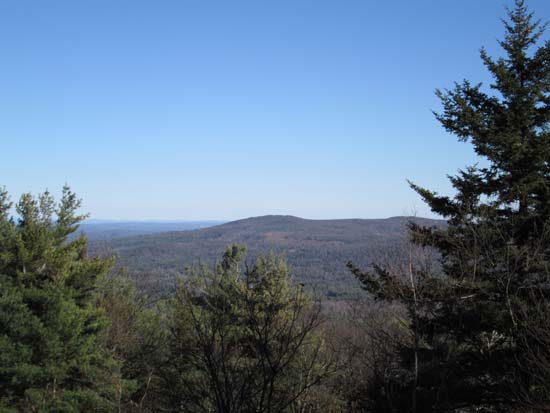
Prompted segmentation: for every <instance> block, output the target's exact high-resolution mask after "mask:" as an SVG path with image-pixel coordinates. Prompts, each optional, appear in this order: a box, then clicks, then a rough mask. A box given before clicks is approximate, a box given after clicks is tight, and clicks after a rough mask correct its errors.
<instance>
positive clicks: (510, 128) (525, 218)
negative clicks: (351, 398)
mask: <svg viewBox="0 0 550 413" xmlns="http://www.w3.org/2000/svg"><path fill="white" fill-rule="evenodd" d="M508 17H509V20H507V21H505V22H504V24H505V31H506V35H505V37H504V40H502V41H501V42H500V45H501V46H502V48H503V50H504V52H505V53H504V57H500V58H497V59H493V58H491V57H489V56H488V54H487V53H486V51H485V50H484V49H482V50H481V59H482V61H483V63H484V65H485V66H486V68H487V69H488V70H489V72H490V74H491V75H492V77H493V79H494V81H493V83H492V84H491V88H490V91H489V90H486V89H485V88H484V86H483V85H482V84H472V83H471V82H469V81H463V82H462V83H460V84H455V87H454V88H453V89H451V90H444V91H441V90H438V91H437V96H438V97H439V98H440V99H441V102H442V106H443V111H442V112H441V113H436V118H437V119H438V120H439V122H440V123H441V124H442V126H443V127H444V128H445V129H446V130H447V131H448V132H450V133H452V134H454V135H456V136H457V137H458V138H459V139H460V140H461V141H464V142H468V143H470V144H472V145H473V148H474V149H475V151H476V153H477V154H478V155H479V156H480V157H481V158H483V159H484V162H483V165H486V166H477V165H476V166H472V167H469V168H466V169H465V170H462V171H459V173H458V175H456V176H453V177H451V178H450V180H451V183H452V185H453V187H454V189H455V191H456V195H455V196H454V197H447V196H440V195H438V194H437V193H435V192H433V191H430V190H427V189H424V188H421V187H419V186H417V185H415V184H411V186H412V188H413V189H414V190H415V191H417V192H418V193H419V194H420V195H421V196H422V198H423V199H424V201H425V202H426V203H427V204H428V205H429V206H430V208H431V210H432V211H433V212H435V213H436V214H438V215H440V216H443V217H444V218H446V219H447V221H448V226H447V227H446V228H444V229H441V228H440V229H436V228H422V227H419V226H416V225H411V235H412V238H413V241H414V242H416V243H418V244H421V245H423V246H427V247H433V248H435V249H436V250H437V251H439V253H440V254H441V257H442V268H443V275H442V276H441V275H438V274H433V273H426V272H425V271H422V270H421V269H420V268H412V270H411V273H410V280H407V279H404V278H400V277H399V276H397V275H396V274H392V273H390V272H388V271H386V270H384V269H382V268H378V269H377V271H375V273H368V272H367V273H365V272H361V271H359V270H358V269H356V268H353V266H351V267H352V270H353V271H354V272H355V274H356V275H357V276H358V277H359V279H360V280H361V281H362V283H363V286H364V288H365V289H367V290H368V291H370V292H371V293H373V294H374V295H375V297H377V298H378V299H381V300H398V301H400V302H401V303H403V304H404V305H405V307H406V308H407V310H408V313H409V328H410V332H411V340H410V343H409V344H408V345H406V346H404V347H403V348H402V358H401V363H400V366H399V367H398V368H396V371H401V372H404V374H400V375H396V376H395V378H394V379H389V382H390V386H392V387H393V388H394V389H398V390H399V392H400V395H401V396H402V397H403V399H404V400H405V403H404V404H403V405H407V403H406V401H408V406H411V407H409V408H408V409H409V410H410V411H434V412H435V411H456V410H457V409H459V408H460V409H465V408H471V409H481V408H484V409H487V411H498V410H499V409H504V410H509V409H511V406H521V405H525V404H526V403H527V404H529V405H530V406H531V407H530V408H534V407H533V406H536V408H537V409H539V408H540V406H541V403H542V404H544V403H546V404H547V403H548V398H547V397H548V396H549V395H550V392H548V384H547V383H548V381H547V380H546V378H548V377H549V375H550V372H548V371H542V372H539V374H535V373H534V370H530V369H529V368H524V367H523V366H526V365H527V363H528V362H529V361H528V360H526V358H525V355H526V354H527V353H529V352H533V351H534V352H535V353H540V351H545V350H544V349H543V348H541V346H540V345H539V344H537V342H539V341H540V340H537V337H536V336H534V335H533V334H527V333H526V331H527V330H529V329H528V328H527V327H528V325H529V320H530V313H529V308H530V307H531V304H533V301H532V299H533V297H535V296H536V297H538V300H539V301H537V303H538V304H540V303H541V300H542V302H543V303H547V302H548V299H549V293H550V291H549V290H548V281H549V273H548V268H550V267H549V264H550V255H549V254H550V236H549V234H550V134H549V132H550V130H549V127H548V126H549V121H550V43H549V42H545V43H544V44H542V45H541V46H539V47H538V48H536V49H535V50H532V49H533V48H534V47H535V46H537V44H538V43H539V40H540V38H541V36H542V35H543V33H544V29H545V25H541V24H540V22H539V21H535V20H534V19H533V15H532V13H530V12H529V11H528V10H527V8H526V6H525V4H524V2H523V1H522V0H516V2H515V7H514V8H513V9H512V10H508ZM538 308H542V307H538ZM548 315H550V313H549V314H548ZM537 346H538V347H537ZM527 350H529V351H527ZM545 354H548V351H547V350H546V353H545ZM405 373H406V374H405ZM541 377H542V378H543V379H541ZM403 411H404V410H403ZM476 411H479V410H476Z"/></svg>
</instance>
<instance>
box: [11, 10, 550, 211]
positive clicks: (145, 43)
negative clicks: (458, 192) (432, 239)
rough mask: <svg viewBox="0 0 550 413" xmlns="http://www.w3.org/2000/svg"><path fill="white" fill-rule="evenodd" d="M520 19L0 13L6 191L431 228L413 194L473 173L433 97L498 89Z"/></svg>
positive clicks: (101, 204)
mask: <svg viewBox="0 0 550 413" xmlns="http://www.w3.org/2000/svg"><path fill="white" fill-rule="evenodd" d="M510 4H511V2H510V1H507V0H483V1H480V0H460V1H459V0H446V1H442V0H431V1H427V0H418V1H411V0H399V1H397V0H394V1H370V0H369V1H367V0H357V1H351V0H350V1H347V0H346V1H337V0H332V1H325V0H311V1H301V0H288V1H286V0H274V1H260V0H254V1H239V0H232V1H219V2H213V1H208V0H194V1H191V0H190V1H185V0H181V1H180V0H178V1H176V0H174V1H164V0H162V1H152V0H151V1H137V0H131V1H117V0H115V1H113V0H89V1H85V0H78V1H74V0H67V1H61V0H51V1H34V0H4V1H2V2H0V55H1V57H2V58H1V61H2V63H1V65H0V96H1V97H0V143H1V145H0V148H1V152H2V156H1V159H2V161H1V163H0V186H1V185H5V186H6V187H7V189H8V190H9V191H10V192H11V193H12V194H13V195H14V196H15V197H17V196H19V194H20V193H22V192H26V191H32V192H33V193H37V192H39V191H41V190H43V189H45V188H48V189H50V190H51V191H52V192H54V193H59V189H60V188H61V186H62V185H63V184H64V183H65V182H67V183H69V185H71V187H72V188H73V189H74V190H75V191H76V192H77V193H78V194H79V195H80V196H81V197H82V198H83V199H84V210H85V211H88V212H90V213H91V214H92V217H93V218H98V219H101V218H113V219H152V218H153V219H184V220H187V219H190V220H195V219H234V218H242V217H247V216H255V215H264V214H292V215H298V216H303V217H308V218H343V217H364V218H370V217H387V216H392V215H402V214H408V213H411V212H416V213H417V214H419V215H429V212H428V210H427V208H426V207H425V206H424V205H423V204H422V202H421V200H420V199H419V198H418V197H417V196H416V195H415V194H414V193H413V192H412V191H411V190H410V189H409V188H408V186H407V184H406V181H405V180H406V179H411V180H413V181H415V182H416V183H418V184H421V185H423V186H426V187H428V188H432V189H436V190H438V191H441V192H444V193H448V192H449V191H450V186H449V184H448V183H447V180H446V177H445V176H446V174H453V173H455V172H456V170H457V169H458V168H460V167H463V166H465V165H468V164H472V163H474V162H475V157H474V155H473V153H472V151H471V149H470V147H469V146H468V145H465V144H462V143H458V142H457V141H456V139H455V138H454V137H453V136H450V135H447V134H446V133H445V132H444V131H443V130H442V128H441V127H440V126H439V125H438V124H437V122H436V121H435V119H434V118H433V116H432V114H431V112H430V110H431V109H436V110H437V109H438V107H439V105H438V101H437V99H436V98H435V97H434V95H433V91H434V89H435V88H438V87H439V88H445V87H451V86H452V84H453V82H454V81H459V80H461V79H463V78H467V79H471V80H472V81H487V80H488V78H487V75H486V72H485V70H484V68H483V66H482V64H481V62H480V60H479V56H478V55H479V53H478V52H479V48H480V47H481V46H486V47H487V49H488V50H489V52H490V53H492V54H496V53H500V50H499V48H498V45H497V43H496V39H497V38H500V37H501V35H502V33H503V30H502V24H501V22H500V17H502V16H503V15H504V9H503V6H504V5H510ZM529 5H530V7H531V8H532V9H533V10H534V11H535V12H536V13H537V16H538V17H540V18H542V19H543V20H549V19H550V2H548V1H545V0H538V1H537V0H532V1H530V2H529ZM547 38H548V37H547Z"/></svg>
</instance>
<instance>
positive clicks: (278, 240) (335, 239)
mask: <svg viewBox="0 0 550 413" xmlns="http://www.w3.org/2000/svg"><path fill="white" fill-rule="evenodd" d="M409 222H415V223H417V224H420V225H425V226H441V225H444V221H438V220H432V219H425V218H414V217H394V218H388V219H339V220H308V219H302V218H297V217H293V216H263V217H257V218H248V219H243V220H239V221H234V222H229V223H226V224H223V225H218V226H215V227H211V228H204V229H199V230H194V231H178V232H169V233H162V234H151V235H143V236H137V237H129V238H122V239H115V240H112V241H111V242H109V243H108V244H105V243H96V244H92V251H94V252H96V253H104V254H110V253H114V254H116V255H117V256H118V265H120V266H123V267H125V268H127V269H128V271H129V273H130V275H131V276H132V277H134V278H135V279H136V280H137V281H138V284H139V285H141V286H142V288H144V289H146V290H147V291H149V292H151V291H154V292H157V293H163V292H167V291H168V290H169V289H170V288H171V287H173V285H174V279H175V277H176V275H178V274H182V273H183V271H184V268H185V267H186V266H192V265H197V264H199V263H200V262H203V263H207V264H213V263H214V262H215V261H216V260H217V259H219V257H220V256H221V254H222V253H223V251H224V250H225V248H226V246H227V245H229V244H233V243H237V244H242V245H245V246H246V247H247V249H248V258H249V260H251V261H253V260H254V259H255V258H257V257H258V256H259V255H261V254H264V255H265V254H268V253H269V252H270V251H271V252H274V253H284V255H285V257H286V259H287V262H288V264H289V266H290V268H291V272H292V274H293V275H294V278H295V280H296V281H299V282H302V283H304V284H306V286H307V288H308V289H311V290H313V291H315V292H316V293H319V294H321V295H323V296H325V297H328V298H331V299H334V298H342V297H344V296H349V295H350V294H353V293H355V292H357V291H358V287H357V283H356V282H355V280H354V279H353V277H352V276H351V274H350V272H349V270H348V269H347V268H346V263H347V262H348V261H353V262H354V263H356V264H357V265H361V266H362V267H366V268H369V267H370V266H371V264H372V263H373V262H378V263H380V262H386V261H390V260H396V259H397V260H400V259H402V257H403V252H404V251H405V248H406V245H405V244H406V240H407V237H406V234H407V230H406V228H407V224H408V223H409ZM405 255H406V254H405Z"/></svg>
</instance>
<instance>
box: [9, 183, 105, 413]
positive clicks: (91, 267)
mask: <svg viewBox="0 0 550 413" xmlns="http://www.w3.org/2000/svg"><path fill="white" fill-rule="evenodd" d="M11 206H12V205H11V203H10V202H9V197H8V195H7V192H6V191H5V190H2V191H0V349H2V351H1V352H0V411H38V412H50V411H52V412H53V411H55V412H80V411H92V410H94V409H98V408H103V409H104V410H107V411H108V410H109V409H110V407H112V405H111V404H110V402H109V401H108V400H109V398H110V397H111V392H112V390H113V389H112V386H111V385H110V381H111V374H110V372H111V369H112V364H113V361H112V359H111V357H110V356H109V354H108V353H107V352H106V351H104V350H103V348H102V346H101V345H100V339H101V334H102V332H103V331H104V329H105V327H106V319H105V317H104V312H103V311H102V310H101V309H100V308H99V307H98V306H97V305H96V304H97V298H98V297H97V294H96V292H97V286H98V283H99V282H100V281H101V280H102V279H103V278H104V277H105V275H106V273H107V271H108V270H109V268H110V265H111V263H110V261H105V260H101V259H99V258H97V259H90V258H88V257H87V255H86V239H85V238H84V237H83V236H80V237H76V238H70V236H71V234H73V233H74V232H75V231H76V230H77V228H78V222H79V221H80V220H82V219H83V218H84V216H82V215H78V214H77V210H78V209H79V207H80V201H79V200H78V199H77V198H76V196H75V195H74V193H72V192H71V191H70V189H69V188H68V187H65V188H63V196H62V198H61V201H60V202H59V204H56V203H55V201H54V199H53V197H52V196H51V195H50V194H49V193H48V192H45V193H43V194H42V195H40V196H39V197H38V198H34V197H32V196H31V195H30V194H25V195H23V196H22V197H21V200H20V201H19V203H18V204H17V205H16V211H17V214H18V215H19V218H18V219H17V220H15V219H13V218H11V217H10V208H11Z"/></svg>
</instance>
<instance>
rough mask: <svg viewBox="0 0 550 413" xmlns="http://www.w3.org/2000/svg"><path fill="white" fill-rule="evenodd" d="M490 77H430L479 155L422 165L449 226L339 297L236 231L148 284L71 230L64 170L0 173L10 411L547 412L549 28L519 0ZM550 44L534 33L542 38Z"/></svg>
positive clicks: (4, 406)
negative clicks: (175, 279)
mask: <svg viewBox="0 0 550 413" xmlns="http://www.w3.org/2000/svg"><path fill="white" fill-rule="evenodd" d="M504 24H505V33H506V34H505V37H504V39H503V40H502V41H501V42H500V45H501V46H502V48H503V50H504V56H503V57H499V58H496V59H495V58H491V57H490V56H488V54H487V53H486V52H485V50H484V49H482V50H481V58H482V61H483V63H484V64H485V66H486V67H487V69H488V71H489V73H490V74H491V75H492V78H493V83H492V84H491V85H490V88H485V87H484V86H483V85H481V84H472V83H471V82H469V81H463V82H462V83H457V84H455V86H454V87H453V88H452V89H449V90H442V91H437V95H438V96H439V98H440V99H441V102H442V108H443V110H442V112H441V113H436V114H435V115H436V118H437V120H438V121H439V122H440V123H441V124H442V126H443V127H444V128H445V129H446V130H447V131H448V132H450V133H451V134H454V135H455V136H457V137H458V139H460V140H461V141H464V142H467V143H469V144H471V145H472V146H473V148H474V149H475V151H476V153H477V154H478V155H479V156H480V157H481V158H483V159H484V162H483V165H481V166H480V165H474V166H471V167H467V168H465V169H464V170H461V171H459V173H458V174H457V175H456V176H452V177H450V180H451V183H452V185H453V187H454V192H455V194H454V195H453V196H442V195H439V194H437V193H435V192H433V191H430V190H428V189H425V188H422V187H420V186H418V185H416V184H413V183H411V186H412V188H413V189H414V190H415V191H417V192H418V193H419V194H420V196H421V197H422V198H423V199H424V200H425V202H426V203H427V204H428V205H429V206H430V208H431V209H432V211H433V212H435V213H437V214H438V215H441V216H443V217H444V218H445V219H446V220H447V222H448V225H447V226H446V227H437V228H435V227H433V228H432V227H422V226H419V225H415V224H411V225H410V244H409V246H408V250H407V257H406V259H405V260H399V261H398V262H387V263H378V264H375V265H374V269H373V270H369V271H365V270H363V269H361V268H358V267H357V266H355V265H354V264H353V263H352V262H349V263H348V267H349V269H350V272H351V274H350V276H355V277H356V278H357V280H358V282H359V283H360V285H361V286H362V288H363V289H364V290H365V294H364V299H363V300H356V301H353V302H350V303H349V309H348V310H347V311H339V312H331V311H330V307H327V306H325V307H323V306H322V304H321V303H319V302H318V301H317V300H316V299H315V298H314V297H312V296H311V294H310V293H309V292H308V291H306V289H305V288H304V286H303V285H301V284H299V283H296V282H294V281H293V280H292V278H291V276H290V274H289V271H288V269H287V267H286V265H285V262H284V259H283V258H282V257H280V256H276V255H273V254H268V255H266V256H264V257H260V258H259V259H258V260H257V261H255V262H253V263H250V262H247V261H246V249H245V248H244V247H242V246H239V245H230V246H228V248H227V250H226V252H225V254H224V255H223V256H222V257H220V260H219V262H218V264H217V265H215V266H213V267H210V266H205V265H203V266H198V267H193V268H189V269H188V270H187V274H186V276H185V277H183V278H182V279H181V280H180V282H179V284H178V286H177V288H176V290H175V292H174V294H172V295H171V296H170V297H168V298H166V299H163V300H159V301H156V302H152V301H151V300H149V299H148V298H147V296H146V295H145V294H143V292H140V291H137V290H136V288H135V286H134V284H133V282H132V280H131V279H130V277H128V276H127V275H126V274H124V272H116V273H114V272H113V271H112V268H113V263H114V261H113V259H112V258H101V257H91V256H89V254H88V253H87V241H86V238H85V237H84V236H81V237H78V238H76V239H74V238H71V237H70V235H71V234H73V233H74V232H75V231H76V230H77V228H78V223H79V222H80V221H81V220H82V219H84V218H85V217H84V216H82V215H78V211H79V208H80V200H79V199H78V198H77V197H76V195H75V194H74V193H73V192H72V191H71V190H70V189H69V188H68V187H65V188H64V190H63V194H62V197H61V199H60V200H59V202H56V201H55V200H54V198H53V197H52V196H51V195H50V194H49V193H48V192H45V193H43V194H41V195H39V196H38V197H33V196H31V195H30V194H25V195H23V196H22V197H21V199H20V200H19V202H18V203H17V204H16V205H15V212H16V216H13V214H12V211H13V205H12V203H11V201H10V198H9V195H8V193H7V191H6V190H1V191H0V412H20V411H21V412H84V411H86V412H87V411H90V412H92V411H98V412H99V411H104V412H219V413H233V412H242V413H245V412H281V413H282V412H292V413H294V412H301V413H306V412H321V411H326V412H350V413H352V412H384V413H385V412H388V413H390V412H538V411H541V412H542V411H550V324H549V321H548V320H550V282H549V281H550V277H549V275H550V274H549V269H550V266H549V264H550V133H549V132H550V129H549V124H550V123H549V121H550V93H549V92H550V42H541V36H542V35H543V33H544V29H545V25H542V24H540V22H539V21H537V20H535V19H534V16H533V14H532V13H530V12H529V11H528V9H527V7H526V6H525V4H524V2H523V1H522V0H517V1H516V2H515V7H514V8H513V9H511V10H509V11H508V19H507V20H505V22H504ZM541 43H542V44H541Z"/></svg>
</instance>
